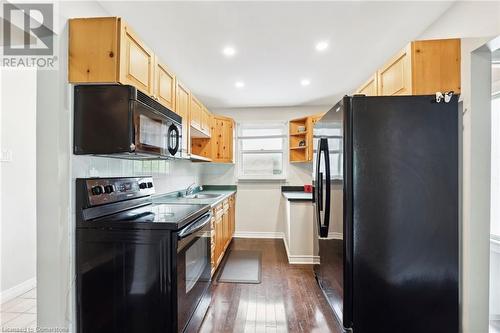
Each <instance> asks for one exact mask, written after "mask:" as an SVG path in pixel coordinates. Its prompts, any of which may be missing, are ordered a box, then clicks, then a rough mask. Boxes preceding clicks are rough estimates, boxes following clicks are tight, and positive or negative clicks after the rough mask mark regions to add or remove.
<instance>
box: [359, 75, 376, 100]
mask: <svg viewBox="0 0 500 333" xmlns="http://www.w3.org/2000/svg"><path fill="white" fill-rule="evenodd" d="M377 82H378V77H377V73H375V74H374V75H372V77H370V78H369V79H368V81H366V82H365V83H364V84H363V85H362V86H361V87H359V88H358V90H356V94H361V95H366V96H377V95H378V83H377Z"/></svg>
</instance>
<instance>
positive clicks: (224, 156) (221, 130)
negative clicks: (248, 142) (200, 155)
mask: <svg viewBox="0 0 500 333" xmlns="http://www.w3.org/2000/svg"><path fill="white" fill-rule="evenodd" d="M213 119H214V120H213V124H214V127H213V129H212V130H213V132H212V145H213V147H212V153H213V156H212V160H213V161H214V162H220V163H233V135H234V134H233V132H234V120H233V119H231V118H228V117H223V116H218V115H215V116H214V117H213Z"/></svg>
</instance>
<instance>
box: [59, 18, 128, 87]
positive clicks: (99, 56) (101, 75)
mask: <svg viewBox="0 0 500 333" xmlns="http://www.w3.org/2000/svg"><path fill="white" fill-rule="evenodd" d="M119 27H120V19H119V18H117V17H99V18H78V19H70V20H69V40H68V43H69V45H68V46H69V52H68V56H69V59H68V80H69V82H70V83H97V82H118V80H119V77H118V53H119V49H118V47H119V45H120V43H119V34H118V33H117V32H118V31H120V28H119ZM96 36H99V38H96Z"/></svg>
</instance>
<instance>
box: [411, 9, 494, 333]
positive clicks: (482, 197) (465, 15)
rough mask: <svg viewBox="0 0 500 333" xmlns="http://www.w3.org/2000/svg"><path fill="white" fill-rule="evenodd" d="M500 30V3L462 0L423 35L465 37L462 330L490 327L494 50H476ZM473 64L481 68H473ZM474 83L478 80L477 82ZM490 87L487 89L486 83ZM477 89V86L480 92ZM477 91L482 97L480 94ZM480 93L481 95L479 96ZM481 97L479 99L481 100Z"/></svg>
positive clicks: (463, 81)
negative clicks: (488, 101)
mask: <svg viewBox="0 0 500 333" xmlns="http://www.w3.org/2000/svg"><path fill="white" fill-rule="evenodd" d="M499 34H500V3H498V2H457V3H455V4H454V5H453V6H452V7H451V8H450V9H449V10H448V12H447V13H445V14H444V15H443V16H442V17H441V18H440V19H439V20H437V21H436V22H435V23H434V24H433V25H431V26H430V27H429V28H428V29H427V30H426V31H425V32H424V33H423V34H422V36H420V39H434V38H452V37H453V38H457V37H458V38H463V39H462V94H461V100H462V101H463V108H464V111H465V113H464V117H463V133H462V136H463V137H462V230H461V231H462V233H461V235H462V239H461V327H462V328H461V330H462V331H463V332H487V331H488V276H489V274H488V271H489V152H488V150H489V137H488V136H489V132H490V129H489V121H488V119H489V116H490V115H489V113H488V110H489V108H485V107H486V105H482V102H484V101H482V102H481V100H480V99H481V96H482V94H483V93H484V92H483V91H482V88H484V87H485V86H488V85H489V82H486V81H488V80H489V79H490V76H489V75H488V73H487V72H484V73H483V72H482V70H484V68H485V65H486V62H487V58H488V56H487V55H486V54H482V52H477V53H476V54H475V55H474V56H473V55H472V52H473V51H474V50H475V49H477V48H478V47H480V46H481V45H483V44H484V43H485V42H487V41H488V40H490V39H491V38H492V37H495V36H497V35H499ZM471 68H478V70H474V71H472V70H471ZM472 82H475V83H474V86H473V85H472V84H471V83H472ZM483 90H484V89H483ZM474 91H476V92H474ZM475 96H476V98H474V97H475ZM478 99H479V100H478ZM476 102H477V103H476Z"/></svg>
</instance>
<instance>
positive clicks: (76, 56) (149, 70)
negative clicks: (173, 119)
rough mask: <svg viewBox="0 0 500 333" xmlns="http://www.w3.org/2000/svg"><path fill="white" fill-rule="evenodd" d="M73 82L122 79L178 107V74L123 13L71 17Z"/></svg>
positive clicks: (170, 106) (158, 99) (151, 95)
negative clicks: (124, 18)
mask: <svg viewBox="0 0 500 333" xmlns="http://www.w3.org/2000/svg"><path fill="white" fill-rule="evenodd" d="M68 43H69V61H68V80H69V82H70V83H74V84H80V83H120V84H128V85H132V86H134V87H136V88H137V89H139V90H141V91H142V92H143V93H145V94H147V95H148V96H150V97H151V98H153V99H155V100H156V101H158V102H160V103H161V104H163V105H164V106H166V107H167V108H169V109H170V110H172V111H176V110H175V107H176V103H175V97H176V92H175V89H176V83H175V75H174V73H172V72H171V71H170V70H169V69H168V68H167V66H166V65H165V64H163V63H162V62H161V60H160V59H159V57H158V56H156V55H155V54H154V52H153V51H152V50H151V49H150V48H149V47H148V46H147V45H146V44H145V43H144V42H142V41H141V39H140V38H139V36H138V35H137V34H136V33H135V32H134V30H133V29H132V27H131V26H130V25H128V24H127V23H126V22H124V21H123V20H122V19H121V18H119V17H98V18H76V19H70V20H69V42H68Z"/></svg>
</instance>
